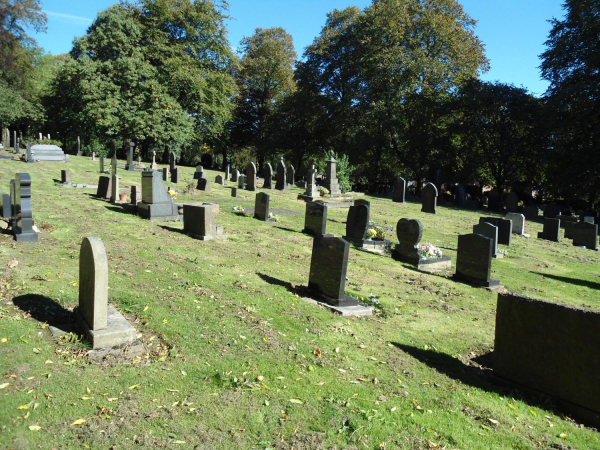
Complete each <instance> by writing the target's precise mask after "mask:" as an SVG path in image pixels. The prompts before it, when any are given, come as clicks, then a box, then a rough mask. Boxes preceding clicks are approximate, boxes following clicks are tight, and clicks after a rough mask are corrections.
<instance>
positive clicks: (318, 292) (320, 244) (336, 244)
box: [308, 236, 358, 307]
mask: <svg viewBox="0 0 600 450" xmlns="http://www.w3.org/2000/svg"><path fill="white" fill-rule="evenodd" d="M349 251H350V244H349V243H348V242H347V241H345V240H344V239H341V238H336V237H333V236H323V237H315V238H314V240H313V248H312V256H311V260H310V275H309V278H308V289H309V290H310V291H311V294H312V296H313V297H315V298H317V299H319V300H322V301H324V302H325V303H327V304H329V305H332V306H341V307H344V306H355V305H358V300H357V299H355V298H353V297H350V296H348V295H346V293H345V289H346V271H347V269H348V253H349Z"/></svg>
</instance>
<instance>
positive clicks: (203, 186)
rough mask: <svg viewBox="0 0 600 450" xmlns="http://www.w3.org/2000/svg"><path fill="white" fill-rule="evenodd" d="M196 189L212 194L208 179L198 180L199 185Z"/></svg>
mask: <svg viewBox="0 0 600 450" xmlns="http://www.w3.org/2000/svg"><path fill="white" fill-rule="evenodd" d="M196 189H197V190H199V191H204V192H210V190H211V187H210V181H208V180H207V179H206V178H200V179H198V183H197V184H196Z"/></svg>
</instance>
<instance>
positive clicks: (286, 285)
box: [256, 273, 303, 295]
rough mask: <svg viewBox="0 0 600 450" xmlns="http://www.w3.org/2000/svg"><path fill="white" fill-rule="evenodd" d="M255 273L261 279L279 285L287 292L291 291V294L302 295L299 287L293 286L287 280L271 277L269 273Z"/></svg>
mask: <svg viewBox="0 0 600 450" xmlns="http://www.w3.org/2000/svg"><path fill="white" fill-rule="evenodd" d="M256 275H258V276H259V277H260V278H261V279H262V280H263V281H265V282H267V283H269V284H272V285H274V286H281V287H284V288H286V289H287V290H288V291H289V292H291V293H292V294H298V295H303V292H302V289H301V287H298V288H295V287H294V286H293V285H292V283H290V282H288V281H283V280H280V279H278V278H273V277H272V276H270V275H266V274H264V273H257V274H256Z"/></svg>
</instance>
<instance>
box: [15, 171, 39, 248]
mask: <svg viewBox="0 0 600 450" xmlns="http://www.w3.org/2000/svg"><path fill="white" fill-rule="evenodd" d="M14 190H15V196H14V204H13V208H12V213H13V218H12V220H11V224H12V229H13V234H14V236H15V240H16V241H17V242H33V243H37V242H38V234H37V233H36V232H35V231H33V211H32V208H31V176H30V175H29V174H28V173H17V174H16V176H15V182H14Z"/></svg>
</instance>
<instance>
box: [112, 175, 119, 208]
mask: <svg viewBox="0 0 600 450" xmlns="http://www.w3.org/2000/svg"><path fill="white" fill-rule="evenodd" d="M120 179H121V178H120V177H119V176H118V175H113V176H112V177H111V180H110V181H111V193H110V202H111V203H117V202H118V201H119V193H120V187H119V180H120Z"/></svg>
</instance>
